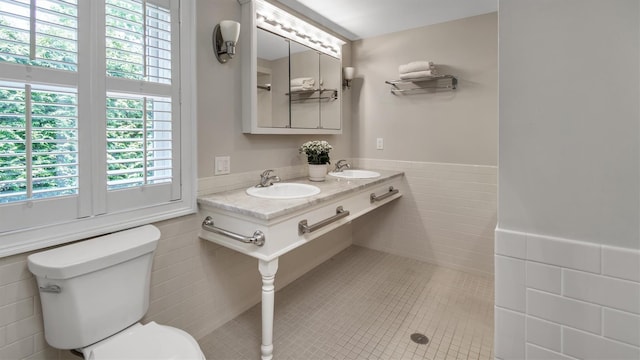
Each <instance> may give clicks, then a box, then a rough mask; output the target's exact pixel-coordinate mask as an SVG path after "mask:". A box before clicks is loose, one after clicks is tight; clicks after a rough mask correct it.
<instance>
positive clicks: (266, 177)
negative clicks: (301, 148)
mask: <svg viewBox="0 0 640 360" xmlns="http://www.w3.org/2000/svg"><path fill="white" fill-rule="evenodd" d="M272 173H273V170H265V171H264V172H263V173H262V174H260V183H259V184H258V185H256V187H267V186H271V185H273V183H274V182H278V181H280V178H279V177H277V176H276V175H271V174H272Z"/></svg>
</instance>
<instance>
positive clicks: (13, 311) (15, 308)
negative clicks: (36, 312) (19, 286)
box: [0, 298, 34, 358]
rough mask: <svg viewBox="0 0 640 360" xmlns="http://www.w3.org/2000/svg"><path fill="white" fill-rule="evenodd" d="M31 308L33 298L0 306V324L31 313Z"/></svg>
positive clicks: (17, 319)
mask: <svg viewBox="0 0 640 360" xmlns="http://www.w3.org/2000/svg"><path fill="white" fill-rule="evenodd" d="M33 309H34V306H33V298H29V299H26V300H22V301H19V302H16V303H13V304H9V305H6V306H3V307H0V326H4V325H7V324H10V323H13V322H16V321H19V320H21V319H24V318H27V317H29V316H31V315H33ZM0 358H1V357H0Z"/></svg>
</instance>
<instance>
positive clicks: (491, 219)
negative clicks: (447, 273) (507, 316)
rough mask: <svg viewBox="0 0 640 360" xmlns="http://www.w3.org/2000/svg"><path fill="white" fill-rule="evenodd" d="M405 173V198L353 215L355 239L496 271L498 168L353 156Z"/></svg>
mask: <svg viewBox="0 0 640 360" xmlns="http://www.w3.org/2000/svg"><path fill="white" fill-rule="evenodd" d="M353 163H354V165H355V167H359V168H365V169H383V170H384V169H388V170H399V171H404V173H405V177H404V179H405V183H404V186H405V189H404V190H403V193H404V194H403V197H402V198H401V201H396V202H393V203H391V204H390V205H389V206H385V207H383V208H380V209H379V210H376V212H373V213H372V214H370V215H369V216H367V217H364V218H360V219H358V220H356V221H355V223H356V226H354V233H353V239H354V243H355V244H358V245H361V246H365V247H370V248H373V249H376V250H380V251H384V252H388V253H392V254H396V255H401V256H406V257H409V258H413V259H417V260H422V261H426V262H430V263H433V264H438V265H442V266H446V267H450V268H454V269H459V270H463V271H468V272H472V273H481V274H485V275H490V276H492V275H493V237H494V231H495V226H496V213H497V208H496V202H497V195H496V193H497V168H496V167H495V166H482V165H462V164H444V163H430V162H417V161H389V160H377V159H354V160H353Z"/></svg>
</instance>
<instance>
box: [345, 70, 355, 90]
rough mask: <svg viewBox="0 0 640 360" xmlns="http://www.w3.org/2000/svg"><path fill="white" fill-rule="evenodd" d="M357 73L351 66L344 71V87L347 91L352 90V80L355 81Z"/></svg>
mask: <svg viewBox="0 0 640 360" xmlns="http://www.w3.org/2000/svg"><path fill="white" fill-rule="evenodd" d="M354 72H355V69H354V68H352V67H351V66H347V67H345V68H343V69H342V79H343V80H342V87H345V88H347V89H350V88H351V80H353V73H354Z"/></svg>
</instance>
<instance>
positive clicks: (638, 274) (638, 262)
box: [602, 246, 640, 282]
mask: <svg viewBox="0 0 640 360" xmlns="http://www.w3.org/2000/svg"><path fill="white" fill-rule="evenodd" d="M602 274H604V275H609V276H613V277H618V278H621V279H627V280H632V281H637V282H640V251H639V250H632V249H623V248H618V247H612V246H603V247H602Z"/></svg>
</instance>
